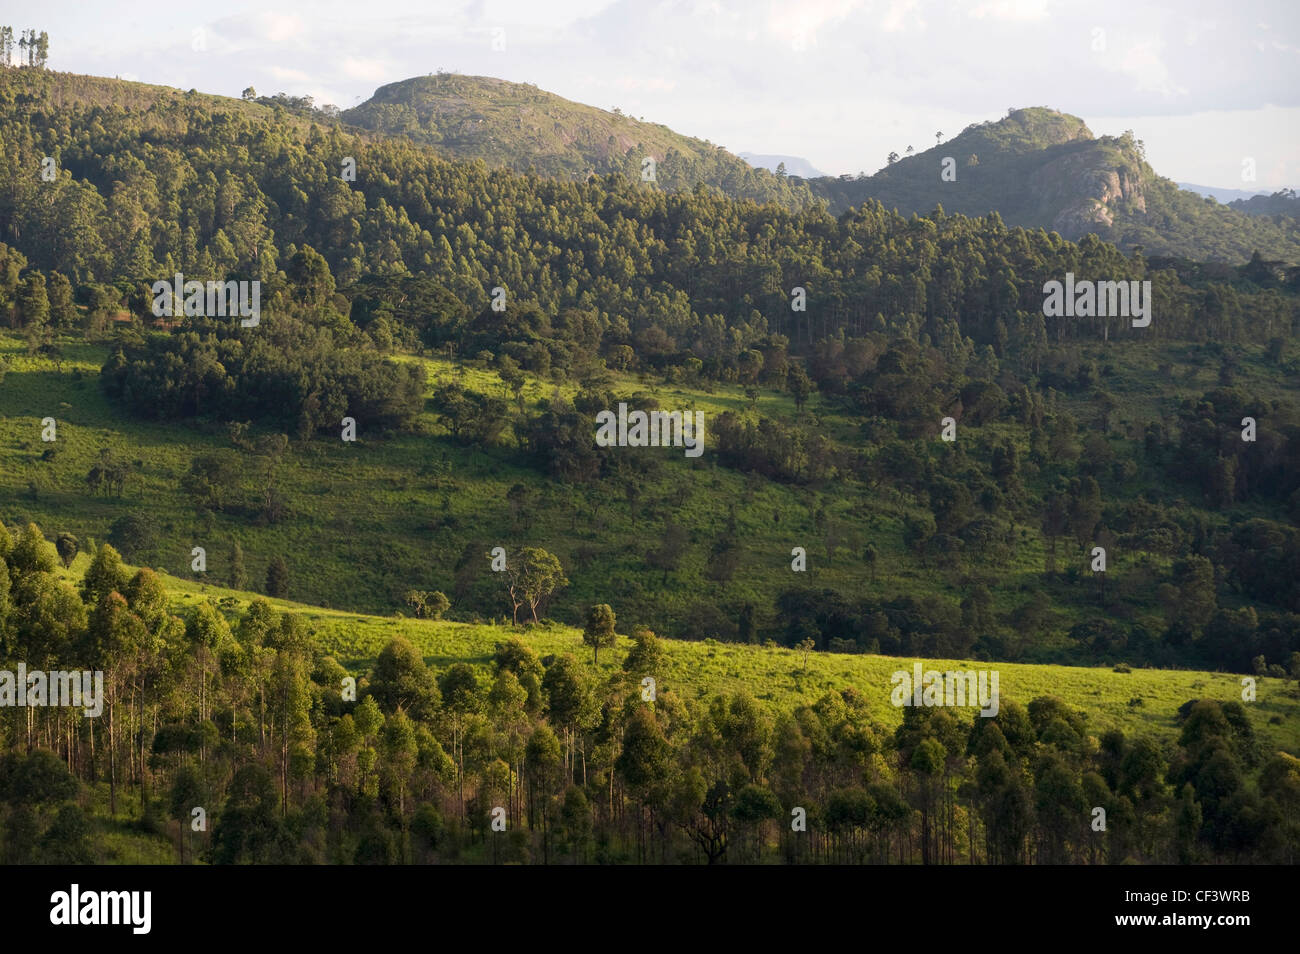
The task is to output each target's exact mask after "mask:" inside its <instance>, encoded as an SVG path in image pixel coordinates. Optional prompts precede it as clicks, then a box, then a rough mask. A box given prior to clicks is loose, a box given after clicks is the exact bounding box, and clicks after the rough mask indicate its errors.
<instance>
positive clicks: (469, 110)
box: [343, 72, 813, 208]
mask: <svg viewBox="0 0 1300 954" xmlns="http://www.w3.org/2000/svg"><path fill="white" fill-rule="evenodd" d="M343 119H344V121H345V122H348V123H351V124H354V125H356V126H361V127H363V128H365V129H372V130H375V131H377V132H382V133H386V134H388V135H400V136H404V137H406V138H407V139H410V140H411V141H412V142H416V143H420V144H422V145H429V146H432V147H433V148H434V150H435V151H436V152H437V153H438V154H439V155H440V156H443V157H445V158H447V159H460V160H473V159H482V160H483V161H484V163H486V164H487V166H488V167H489V168H494V169H511V170H514V171H515V172H527V171H529V170H535V171H536V172H537V173H538V174H539V175H542V176H546V177H548V178H554V179H563V180H569V181H582V180H584V179H586V178H587V177H588V176H591V175H597V176H602V175H608V174H609V173H614V172H617V173H620V174H622V175H623V176H625V177H626V178H627V179H628V180H629V181H641V180H642V179H644V178H646V177H651V178H653V181H654V184H655V185H656V186H657V187H658V188H661V189H666V190H668V191H670V192H675V191H679V190H684V191H689V190H691V189H693V188H694V187H695V186H696V185H697V184H703V185H706V186H711V187H713V188H715V189H720V190H721V191H723V192H724V193H726V194H727V195H729V196H732V197H734V198H742V199H753V200H755V201H756V202H774V203H776V204H778V205H781V206H784V207H786V208H799V207H802V206H805V205H809V204H811V203H812V202H813V195H812V191H811V190H810V189H809V188H808V187H807V186H806V185H802V184H799V183H795V182H792V181H791V180H789V179H786V178H784V177H781V176H775V175H772V174H771V173H769V172H767V171H765V170H762V169H754V168H752V167H751V166H750V165H749V163H747V162H745V161H744V160H743V159H741V158H739V157H738V156H735V155H733V154H732V153H730V152H728V151H727V150H726V149H725V148H723V147H722V146H717V145H714V144H713V143H709V142H703V141H701V140H699V139H694V138H691V137H689V136H682V135H680V134H678V133H675V132H673V131H672V130H671V129H669V128H668V127H667V126H664V125H662V124H660V123H647V122H645V121H644V119H637V118H636V117H634V116H626V115H624V114H623V112H622V110H619V109H618V108H617V107H616V108H615V109H614V110H613V111H612V112H609V111H606V110H603V109H596V108H595V107H592V106H584V105H582V104H581V103H574V102H571V101H569V100H567V99H563V98H561V97H559V96H556V95H554V94H553V93H548V92H546V91H544V90H540V89H538V88H537V87H536V86H532V85H530V84H526V83H510V82H507V81H505V80H500V79H494V78H492V77H490V76H463V75H461V74H459V73H443V72H439V73H437V74H435V75H430V76H416V77H413V78H411V79H408V80H402V81H401V82H399V83H389V84H388V85H387V86H381V87H380V88H379V89H377V90H376V91H375V95H374V96H372V97H371V98H370V99H368V100H367V101H366V102H364V103H362V104H361V105H359V106H356V107H354V108H352V109H349V110H345V111H344V113H343ZM646 159H653V160H654V167H653V170H651V169H650V168H649V167H647V166H645V165H644V163H645V160H646Z"/></svg>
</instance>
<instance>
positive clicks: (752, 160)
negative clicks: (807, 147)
mask: <svg viewBox="0 0 1300 954" xmlns="http://www.w3.org/2000/svg"><path fill="white" fill-rule="evenodd" d="M740 158H741V159H744V160H745V161H746V162H748V163H749V164H750V165H751V166H753V167H754V168H756V169H766V170H767V171H768V172H776V171H777V167H778V166H780V165H782V164H784V165H785V174H786V175H788V176H801V177H803V178H804V179H819V178H822V177H823V176H825V175H826V173H824V172H820V171H818V170H817V169H815V168H813V164H812V163H811V162H809V161H808V160H807V159H804V158H803V157H802V156H769V155H764V154H762V153H757V152H742V153H740Z"/></svg>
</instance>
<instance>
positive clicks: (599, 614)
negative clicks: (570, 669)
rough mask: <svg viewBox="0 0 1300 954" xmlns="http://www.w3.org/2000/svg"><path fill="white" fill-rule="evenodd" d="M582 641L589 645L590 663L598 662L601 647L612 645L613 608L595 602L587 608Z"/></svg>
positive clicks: (610, 647) (611, 646)
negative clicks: (585, 626) (585, 625)
mask: <svg viewBox="0 0 1300 954" xmlns="http://www.w3.org/2000/svg"><path fill="white" fill-rule="evenodd" d="M582 641H583V642H584V643H586V644H587V645H588V646H590V647H591V663H592V665H593V666H594V665H596V664H597V663H599V662H600V650H601V647H602V646H603V647H605V648H607V649H612V648H613V647H614V610H613V608H612V607H610V605H609V604H608V603H597V604H596V605H595V606H593V607H592V608H591V609H589V610H587V628H586V629H584V630H583V631H582Z"/></svg>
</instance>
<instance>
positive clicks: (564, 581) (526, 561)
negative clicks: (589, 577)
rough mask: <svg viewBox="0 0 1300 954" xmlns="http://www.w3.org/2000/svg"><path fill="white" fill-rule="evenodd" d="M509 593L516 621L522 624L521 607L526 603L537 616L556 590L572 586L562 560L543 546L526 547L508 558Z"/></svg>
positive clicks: (507, 577) (507, 585) (507, 578)
mask: <svg viewBox="0 0 1300 954" xmlns="http://www.w3.org/2000/svg"><path fill="white" fill-rule="evenodd" d="M502 575H503V576H504V577H505V578H506V592H507V593H509V594H510V604H511V607H512V608H513V611H514V615H513V619H514V621H515V624H516V625H518V623H519V608H520V607H521V606H527V607H528V609H529V611H530V612H531V613H532V614H533V622H534V623H537V622H540V620H539V619H538V618H537V608H538V607H539V606H542V605H544V604H545V602H546V601H547V600H548V599H550V598H551V595H552V594H554V593H555V591H556V590H559V589H562V588H563V587H566V586H568V585H569V579H568V577H566V576H565V575H564V567H562V566H561V565H560V559H559V557H557V556H556V555H555V554H553V553H548V552H547V551H546V550H543V549H542V548H541V547H523V548H522V549H519V550H516V551H515V552H514V553H511V554H510V555H509V556H508V557H507V558H506V569H505V572H504V573H503V574H502Z"/></svg>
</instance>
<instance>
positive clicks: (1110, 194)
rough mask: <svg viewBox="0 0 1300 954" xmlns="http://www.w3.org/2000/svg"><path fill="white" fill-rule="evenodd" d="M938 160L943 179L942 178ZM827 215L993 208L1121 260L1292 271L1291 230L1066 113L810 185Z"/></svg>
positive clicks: (978, 133)
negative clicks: (871, 205) (1263, 264)
mask: <svg viewBox="0 0 1300 954" xmlns="http://www.w3.org/2000/svg"><path fill="white" fill-rule="evenodd" d="M947 160H951V162H948V163H947V169H948V170H949V171H948V178H946V179H945V178H944V169H945V163H946V161H947ZM809 184H810V185H811V186H812V187H813V189H814V191H815V192H817V194H818V195H821V196H823V197H825V198H826V199H827V200H828V201H829V203H830V208H831V211H832V212H836V213H838V212H842V211H844V210H845V209H847V208H849V207H853V206H857V205H860V204H861V203H862V202H864V201H866V200H867V199H876V200H877V201H879V202H881V203H882V204H883V205H884V206H885V207H886V208H892V209H897V210H898V211H899V212H900V213H902V214H904V215H907V214H911V213H916V214H919V215H924V214H927V213H929V212H930V211H932V210H933V209H934V208H935V207H936V206H942V207H943V209H944V211H946V212H961V213H963V214H965V215H972V216H974V215H984V214H986V213H988V212H992V211H996V212H997V213H998V214H999V215H1000V216H1001V217H1002V219H1003V220H1004V221H1005V222H1006V223H1007V224H1008V225H1021V226H1024V227H1025V228H1042V229H1046V230H1048V231H1053V232H1058V233H1060V235H1061V236H1062V237H1064V238H1067V239H1071V240H1078V239H1080V238H1082V237H1083V236H1084V235H1087V234H1094V235H1096V236H1097V237H1098V238H1100V239H1102V240H1103V241H1106V242H1111V243H1113V244H1115V245H1117V246H1119V247H1120V248H1121V249H1124V250H1125V251H1132V250H1134V249H1136V248H1139V247H1140V248H1142V249H1143V251H1144V253H1145V254H1147V255H1149V256H1162V257H1173V258H1187V259H1194V260H1197V261H1221V262H1230V263H1233V264H1242V263H1244V262H1246V261H1247V260H1248V259H1249V258H1250V257H1251V254H1252V253H1253V252H1254V251H1256V250H1258V251H1260V252H1261V253H1262V254H1263V255H1264V257H1265V258H1269V259H1281V260H1285V261H1289V262H1292V263H1295V262H1300V232H1297V229H1296V227H1295V225H1294V223H1291V224H1278V223H1275V222H1271V221H1268V220H1265V219H1260V218H1254V217H1251V216H1247V215H1245V214H1244V213H1243V212H1242V211H1239V210H1238V209H1237V208H1229V207H1227V206H1223V205H1220V204H1219V203H1218V202H1216V201H1214V200H1213V199H1210V198H1206V197H1203V196H1199V195H1196V194H1195V193H1192V192H1187V191H1184V190H1182V189H1180V188H1179V187H1178V185H1177V184H1176V183H1174V182H1172V181H1171V180H1169V179H1166V178H1164V177H1163V176H1160V175H1158V174H1157V173H1156V172H1155V170H1154V169H1152V168H1151V166H1150V165H1149V164H1148V163H1147V161H1146V155H1145V149H1144V146H1143V143H1142V141H1141V140H1140V139H1137V138H1135V137H1134V136H1133V135H1132V134H1131V133H1126V134H1125V135H1123V136H1118V137H1115V136H1101V137H1096V136H1094V135H1093V133H1092V131H1091V130H1090V129H1088V127H1087V125H1086V124H1085V123H1084V121H1083V120H1082V119H1080V118H1078V117H1077V116H1070V115H1068V114H1065V113H1060V112H1056V111H1055V110H1051V109H1044V108H1032V109H1018V110H1013V111H1011V112H1010V113H1009V114H1008V115H1007V116H1006V117H1005V118H1003V119H1000V120H998V121H996V122H984V123H977V124H975V125H972V126H968V127H967V128H966V129H964V130H963V131H962V132H961V134H960V135H957V136H954V137H953V138H952V139H950V140H947V141H946V142H940V143H938V144H936V145H935V146H933V147H931V148H929V149H925V150H922V151H920V152H917V153H915V154H914V155H909V156H904V157H902V158H898V159H897V160H896V161H894V162H891V163H890V164H889V165H888V166H886V168H884V169H882V170H880V171H879V172H877V173H876V174H875V175H872V176H867V177H865V178H862V179H849V180H846V179H836V178H829V177H827V178H822V179H813V180H810V181H809Z"/></svg>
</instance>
